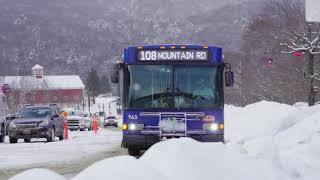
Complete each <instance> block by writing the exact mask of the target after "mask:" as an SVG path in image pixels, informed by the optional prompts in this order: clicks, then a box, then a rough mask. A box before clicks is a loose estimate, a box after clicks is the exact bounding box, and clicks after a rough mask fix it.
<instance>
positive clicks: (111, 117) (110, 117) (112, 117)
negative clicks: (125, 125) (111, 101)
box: [107, 116, 116, 119]
mask: <svg viewBox="0 0 320 180" xmlns="http://www.w3.org/2000/svg"><path fill="white" fill-rule="evenodd" d="M115 118H116V117H114V116H109V117H107V119H115Z"/></svg>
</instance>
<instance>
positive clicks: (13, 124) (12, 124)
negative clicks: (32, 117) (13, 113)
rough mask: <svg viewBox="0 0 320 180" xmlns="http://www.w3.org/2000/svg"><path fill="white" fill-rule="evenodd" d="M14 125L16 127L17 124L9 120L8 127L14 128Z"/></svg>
mask: <svg viewBox="0 0 320 180" xmlns="http://www.w3.org/2000/svg"><path fill="white" fill-rule="evenodd" d="M16 127H17V124H16V123H14V122H13V121H11V122H10V124H9V128H16Z"/></svg>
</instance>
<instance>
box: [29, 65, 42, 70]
mask: <svg viewBox="0 0 320 180" xmlns="http://www.w3.org/2000/svg"><path fill="white" fill-rule="evenodd" d="M34 69H43V67H42V66H40V65H39V64H36V65H35V66H33V68H32V70H34Z"/></svg>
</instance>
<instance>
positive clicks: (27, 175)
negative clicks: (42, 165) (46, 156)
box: [9, 169, 65, 180]
mask: <svg viewBox="0 0 320 180" xmlns="http://www.w3.org/2000/svg"><path fill="white" fill-rule="evenodd" d="M44 179H45V180H65V178H63V177H62V176H60V175H58V174H57V173H55V172H53V171H50V170H46V169H31V170H28V171H25V172H23V173H20V174H18V175H16V176H14V177H12V178H10V179H9V180H44Z"/></svg>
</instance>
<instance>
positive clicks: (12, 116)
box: [6, 115, 16, 120]
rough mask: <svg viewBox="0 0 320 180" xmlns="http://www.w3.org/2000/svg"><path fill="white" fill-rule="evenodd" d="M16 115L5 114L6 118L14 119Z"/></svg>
mask: <svg viewBox="0 0 320 180" xmlns="http://www.w3.org/2000/svg"><path fill="white" fill-rule="evenodd" d="M15 118H16V117H15V116H14V115H8V116H6V120H14V119H15Z"/></svg>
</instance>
